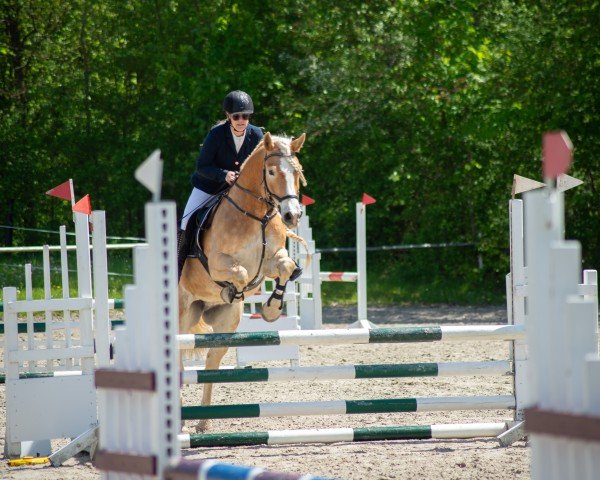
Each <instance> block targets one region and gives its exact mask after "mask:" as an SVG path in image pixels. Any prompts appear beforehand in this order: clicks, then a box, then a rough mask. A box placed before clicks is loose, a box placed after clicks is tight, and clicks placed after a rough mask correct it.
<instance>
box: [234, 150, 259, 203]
mask: <svg viewBox="0 0 600 480" xmlns="http://www.w3.org/2000/svg"><path fill="white" fill-rule="evenodd" d="M264 155H265V152H264V149H262V148H261V149H259V150H255V151H254V153H253V154H252V155H251V156H250V158H248V160H246V161H245V162H244V167H243V168H242V170H241V171H240V176H239V177H238V179H237V182H239V185H240V186H241V187H243V188H245V189H248V190H250V191H251V192H252V193H254V194H255V195H256V196H258V197H264V195H265V191H264V184H263V175H264V172H263V169H264ZM229 195H230V197H231V198H232V200H235V202H236V203H237V204H238V205H239V206H240V207H242V208H244V209H257V208H260V209H261V210H266V206H265V205H264V203H262V202H260V201H259V200H257V199H256V198H254V197H253V196H252V195H249V194H248V193H247V192H244V191H243V190H242V189H240V188H232V189H231V190H230V191H229Z"/></svg>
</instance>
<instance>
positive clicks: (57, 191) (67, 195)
mask: <svg viewBox="0 0 600 480" xmlns="http://www.w3.org/2000/svg"><path fill="white" fill-rule="evenodd" d="M46 195H50V196H51V197H58V198H62V199H63V200H69V201H70V200H72V199H73V191H72V189H71V180H67V181H66V182H63V183H61V184H60V185H58V186H57V187H54V188H52V189H50V190H48V191H47V192H46Z"/></svg>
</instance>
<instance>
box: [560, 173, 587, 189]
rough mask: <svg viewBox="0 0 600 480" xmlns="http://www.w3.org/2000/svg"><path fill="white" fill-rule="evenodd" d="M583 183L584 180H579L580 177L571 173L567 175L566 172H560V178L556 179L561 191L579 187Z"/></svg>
mask: <svg viewBox="0 0 600 480" xmlns="http://www.w3.org/2000/svg"><path fill="white" fill-rule="evenodd" d="M582 183H583V180H579V179H578V178H575V177H571V176H570V175H567V174H566V173H562V174H560V175H559V176H558V178H557V179H556V186H557V188H558V191H559V192H564V191H566V190H569V189H571V188H575V187H578V186H579V185H581V184H582Z"/></svg>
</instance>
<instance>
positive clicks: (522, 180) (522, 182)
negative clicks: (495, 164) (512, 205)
mask: <svg viewBox="0 0 600 480" xmlns="http://www.w3.org/2000/svg"><path fill="white" fill-rule="evenodd" d="M545 186H546V184H545V183H542V182H538V181H537V180H532V179H531V178H526V177H522V176H521V175H516V174H515V175H514V176H513V186H512V198H513V199H514V198H515V195H516V194H517V193H523V192H528V191H529V190H535V189H536V188H542V187H545Z"/></svg>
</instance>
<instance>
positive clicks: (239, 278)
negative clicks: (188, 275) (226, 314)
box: [209, 253, 249, 303]
mask: <svg viewBox="0 0 600 480" xmlns="http://www.w3.org/2000/svg"><path fill="white" fill-rule="evenodd" d="M209 268H210V272H211V276H212V278H213V279H214V280H218V281H221V282H227V283H229V284H231V287H224V288H223V289H222V290H221V298H222V299H223V301H224V302H225V303H233V302H234V301H236V300H237V301H241V300H243V296H242V295H240V294H239V292H242V291H243V290H244V288H245V287H246V285H248V281H249V279H248V271H247V270H246V269H245V268H244V267H243V266H242V265H240V263H239V262H238V261H237V260H236V259H235V258H234V257H232V256H231V255H227V254H225V253H219V254H217V255H214V256H213V257H212V262H211V261H210V259H209Z"/></svg>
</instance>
